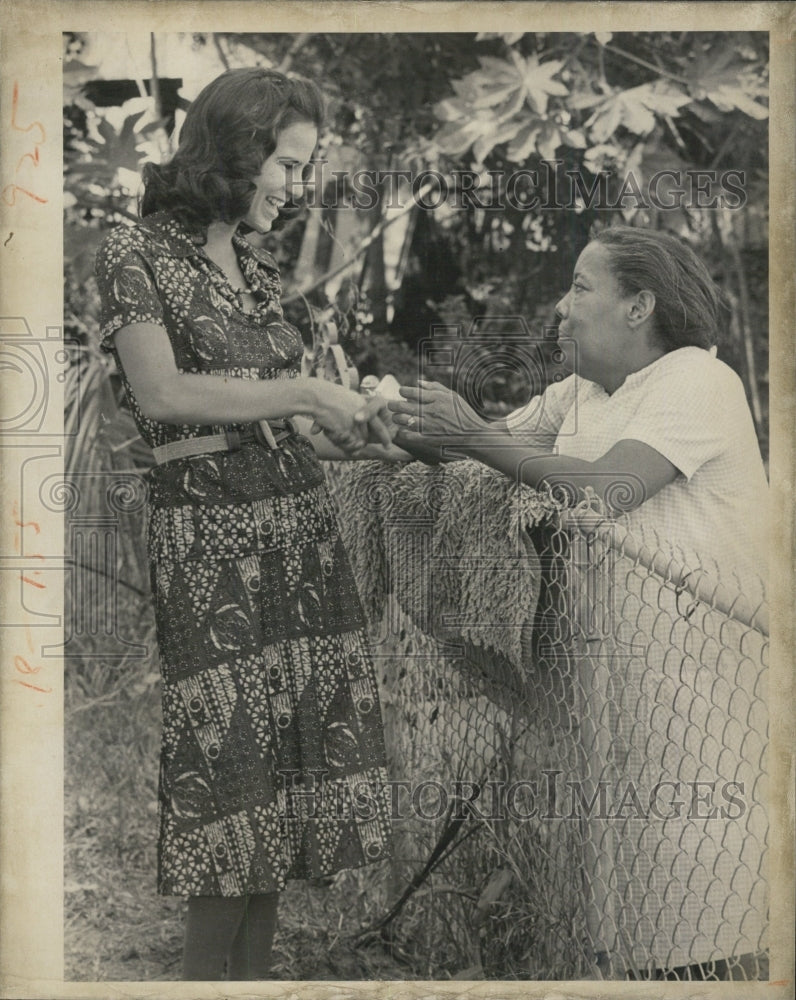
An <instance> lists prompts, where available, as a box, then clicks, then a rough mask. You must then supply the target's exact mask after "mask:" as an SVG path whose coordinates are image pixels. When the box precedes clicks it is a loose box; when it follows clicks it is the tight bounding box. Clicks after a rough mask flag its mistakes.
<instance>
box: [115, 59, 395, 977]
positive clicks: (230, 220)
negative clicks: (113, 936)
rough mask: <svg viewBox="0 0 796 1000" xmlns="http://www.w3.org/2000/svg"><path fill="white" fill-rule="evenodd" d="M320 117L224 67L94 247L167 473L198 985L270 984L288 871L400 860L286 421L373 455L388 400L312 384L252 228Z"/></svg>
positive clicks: (170, 629)
mask: <svg viewBox="0 0 796 1000" xmlns="http://www.w3.org/2000/svg"><path fill="white" fill-rule="evenodd" d="M322 109H323V105H322V98H321V95H320V92H319V91H318V90H317V88H316V87H315V85H314V84H312V83H309V82H307V81H300V80H293V79H288V78H287V77H285V76H283V75H281V74H279V73H275V72H273V71H269V70H264V69H260V68H253V69H241V70H232V71H229V72H227V73H224V74H222V75H221V76H220V77H218V78H217V79H216V80H214V81H213V82H212V83H210V84H209V85H208V86H207V87H205V89H204V90H203V91H202V93H201V94H200V95H199V96H198V97H197V98H196V100H195V101H194V102H193V104H192V105H191V107H190V109H189V111H188V114H187V116H186V120H185V123H184V126H183V129H182V134H181V138H180V145H179V148H178V150H177V152H176V153H175V155H174V157H173V158H172V160H171V161H170V162H169V163H168V164H166V165H163V166H155V165H150V166H149V167H148V168H147V170H146V172H145V175H144V179H145V193H144V197H143V201H142V205H141V215H142V221H141V222H140V223H139V224H138V225H135V226H132V227H129V226H121V227H119V228H118V229H116V230H114V231H113V232H112V233H111V234H110V235H109V236H108V237H107V238H106V239H105V240H104V241H103V244H102V245H101V247H100V249H99V251H98V255H97V276H98V282H99V287H100V293H101V298H102V307H103V316H102V331H101V334H102V345H103V348H104V349H105V350H107V351H109V352H112V353H113V355H114V357H115V359H116V362H117V365H118V366H119V371H120V373H121V377H122V380H123V382H124V386H125V390H126V392H127V395H128V398H129V401H130V404H131V406H132V409H133V413H134V415H135V419H136V422H137V425H138V428H139V431H140V433H141V435H142V437H143V438H144V440H145V441H146V442H147V443H148V444H149V445H150V446H151V447H152V448H153V449H155V458H156V461H157V463H158V464H156V466H155V468H154V470H153V471H152V473H151V476H150V497H149V515H150V516H149V525H148V551H149V558H150V567H151V580H152V589H153V594H154V604H155V614H156V622H157V636H158V647H159V653H160V660H161V669H162V677H163V736H162V751H161V765H160V780H159V814H160V837H159V844H158V891H159V892H160V893H161V894H165V895H182V896H187V897H188V910H187V920H186V931H185V947H184V956H183V957H184V977H185V978H186V979H193V980H218V979H221V978H222V977H223V975H224V971H225V969H226V972H227V975H228V977H229V978H230V979H262V978H267V974H268V969H269V961H270V952H271V943H272V938H273V932H274V927H275V921H276V910H277V899H278V893H279V891H280V890H282V889H283V888H284V886H285V882H286V880H287V879H290V878H309V877H319V876H327V875H330V874H332V873H334V872H337V871H339V870H341V869H346V868H355V867H359V866H362V865H366V864H369V863H373V862H378V861H381V860H383V859H384V858H385V857H387V856H388V853H389V832H390V830H389V810H388V808H387V801H386V773H385V770H384V763H385V757H384V745H383V734H382V728H381V717H380V709H379V702H378V696H377V690H376V682H375V675H374V669H373V663H372V660H371V657H370V653H369V650H368V646H367V641H366V634H365V620H364V617H363V613H362V609H361V605H360V602H359V598H358V595H357V592H356V587H355V583H354V580H353V578H352V574H351V570H350V566H349V563H348V560H347V557H346V553H345V551H344V549H343V547H342V544H341V541H340V537H339V534H338V530H337V525H336V522H335V516H334V512H333V508H332V503H331V500H330V497H329V494H328V492H327V489H326V485H325V480H324V475H323V471H322V469H321V466H320V464H319V462H318V460H317V457H316V454H315V450H314V448H313V444H312V443H311V441H310V440H309V439H308V438H307V437H304V436H302V435H301V434H299V433H297V432H296V430H295V428H294V426H293V425H292V424H291V423H290V422H289V418H292V417H294V416H299V415H300V416H302V417H305V418H310V419H311V420H312V421H314V423H315V425H316V429H317V428H321V429H323V431H325V433H326V436H327V437H328V438H329V439H331V441H332V442H334V443H335V444H336V445H337V446H338V447H340V448H343V449H344V450H346V451H347V452H354V451H357V450H359V451H361V450H362V446H363V445H364V444H365V442H367V441H370V442H371V444H370V446H369V447H370V449H371V451H372V450H373V448H374V447H375V446H376V444H377V443H378V442H381V443H382V445H381V446H382V447H384V446H387V445H389V441H390V432H389V430H388V428H387V425H386V423H384V422H382V419H383V418H385V411H384V410H383V409H381V411H380V404H379V402H378V401H367V402H366V401H365V400H364V399H363V398H362V397H361V396H359V395H357V394H356V393H353V392H350V391H349V390H347V389H344V388H343V387H342V386H339V385H334V384H332V383H329V382H325V381H321V380H319V379H311V378H303V377H301V376H300V375H299V371H300V361H301V355H302V349H303V348H302V342H301V338H300V336H299V334H298V332H297V331H296V330H295V328H293V327H292V326H290V325H289V324H288V323H286V322H285V321H284V319H283V316H282V310H281V307H280V303H279V295H280V283H279V273H278V270H277V267H276V264H275V261H274V259H273V257H271V255H270V254H268V253H266V252H265V251H263V250H260V249H257V248H255V247H254V246H252V245H251V243H249V242H248V241H247V240H246V239H245V238H244V236H243V235H242V234H241V231H240V229H239V226H240V224H241V223H245V224H246V225H247V226H248V227H249V228H250V229H253V230H256V231H257V232H259V233H265V232H267V231H268V230H269V229H270V228H271V225H272V223H273V222H274V221H275V220H276V219H277V218H278V216H279V214H280V210H282V209H283V207H284V206H285V204H286V203H287V202H288V201H290V193H291V187H292V184H291V175H292V174H294V173H298V172H300V171H301V169H302V168H303V167H305V166H306V164H307V162H308V161H309V159H310V157H311V155H312V152H313V149H314V147H315V143H316V140H317V133H318V127H319V125H320V123H321V120H322ZM379 412H381V417H380V416H379ZM266 421H267V422H266ZM286 421H288V422H286ZM385 450H386V448H385Z"/></svg>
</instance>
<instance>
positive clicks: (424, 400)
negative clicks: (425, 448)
mask: <svg viewBox="0 0 796 1000" xmlns="http://www.w3.org/2000/svg"><path fill="white" fill-rule="evenodd" d="M400 392H401V395H402V396H403V399H402V400H395V401H394V402H391V403H390V404H389V407H390V410H391V411H392V413H393V419H394V421H395V423H396V424H398V425H399V426H400V428H401V437H404V436H405V439H406V440H407V442H409V441H411V440H412V439H418V440H419V439H421V438H423V437H425V436H429V435H433V436H434V437H437V438H449V439H450V443H451V444H455V443H456V439H457V438H458V437H461V436H462V435H466V434H470V433H472V432H473V431H475V430H478V429H479V428H483V426H484V421H483V420H481V418H480V417H479V416H478V414H477V413H476V412H475V410H474V409H473V408H472V407H471V406H470V404H469V403H467V402H466V401H465V400H464V399H462V397H461V396H459V395H458V394H457V393H455V392H453V390H451V389H448V388H447V387H446V386H444V385H441V384H440V383H439V382H428V381H426V380H425V379H418V387H417V388H416V389H415V388H412V387H411V386H408V385H403V386H401V389H400Z"/></svg>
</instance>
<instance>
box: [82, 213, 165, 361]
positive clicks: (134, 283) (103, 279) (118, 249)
mask: <svg viewBox="0 0 796 1000" xmlns="http://www.w3.org/2000/svg"><path fill="white" fill-rule="evenodd" d="M95 273H96V276H97V286H98V288H99V295H100V304H101V311H100V347H101V348H102V350H104V351H112V350H113V336H114V334H115V333H116V331H117V330H120V329H121V328H122V327H123V326H127V325H128V324H130V323H157V324H159V325H160V326H165V318H164V312H163V305H162V303H161V300H160V296H159V294H158V289H157V285H156V282H155V277H154V273H153V270H152V266H151V264H150V262H149V260H148V258H147V255H146V253H145V247H144V246H143V245H142V241H141V240H140V239H139V238H137V236H136V234H135V231H134V230H133V229H131V228H130V227H124V228H120V229H117V230H114V232H112V233H111V234H110V235H109V236H107V237H106V238H105V239H104V240H103V241H102V243H101V244H100V246H99V249H98V250H97V256H96V261H95Z"/></svg>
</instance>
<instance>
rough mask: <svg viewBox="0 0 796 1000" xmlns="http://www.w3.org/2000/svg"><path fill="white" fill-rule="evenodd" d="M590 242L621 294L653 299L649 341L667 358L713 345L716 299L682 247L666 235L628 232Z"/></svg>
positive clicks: (611, 232) (606, 232)
mask: <svg viewBox="0 0 796 1000" xmlns="http://www.w3.org/2000/svg"><path fill="white" fill-rule="evenodd" d="M593 239H594V240H595V241H596V242H597V243H599V244H601V245H602V246H604V247H606V249H607V250H608V251H609V254H610V266H611V271H612V272H613V275H614V277H615V278H616V280H617V281H618V283H619V287H620V288H621V289H622V292H623V293H624V294H626V295H634V294H635V293H636V292H640V291H643V290H647V291H650V292H652V293H653V294H654V296H655V311H654V313H653V321H654V324H655V325H654V329H655V335H656V337H657V339H658V343H659V344H660V346H661V347H662V348H663V349H664V350H665V351H666V352H667V353H668V352H669V351H676V350H677V349H678V348H679V347H689V346H696V347H704V348H709V347H711V346H712V345H713V344H715V343H716V341H717V339H718V333H719V330H718V323H719V312H720V309H721V293H720V292H719V289H718V288H717V286H716V284H715V282H714V281H713V279H712V278H711V276H710V272H709V271H708V269H707V267H706V266H705V265H704V264H703V262H702V261H701V260H700V259H699V257H697V255H696V254H695V253H694V251H693V250H692V249H691V248H690V247H689V246H688V245H687V244H685V243H683V242H682V240H679V239H678V238H677V237H676V236H673V235H672V234H671V233H662V232H655V231H653V230H650V229H639V228H636V227H634V226H610V227H608V228H606V229H601V230H600V231H599V232H597V233H595V234H594V236H593Z"/></svg>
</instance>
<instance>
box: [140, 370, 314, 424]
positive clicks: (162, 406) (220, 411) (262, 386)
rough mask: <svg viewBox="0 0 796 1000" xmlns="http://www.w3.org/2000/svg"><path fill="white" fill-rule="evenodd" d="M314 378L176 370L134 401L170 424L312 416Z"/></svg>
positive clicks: (231, 422)
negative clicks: (266, 377)
mask: <svg viewBox="0 0 796 1000" xmlns="http://www.w3.org/2000/svg"><path fill="white" fill-rule="evenodd" d="M316 389H317V380H315V379H310V378H291V379H287V378H286V379H269V380H259V379H242V378H227V377H224V376H221V375H197V374H191V373H184V374H183V373H180V372H177V373H175V374H174V375H170V376H169V377H167V378H164V379H163V380H162V381H160V382H158V383H157V384H156V385H155V386H153V387H152V390H151V392H149V393H147V394H145V395H144V398H143V399H142V398H141V396H140V394H139V395H138V402H139V405H140V406H141V408H142V410H143V411H144V413H145V414H146V416H148V417H151V418H153V419H155V420H159V421H163V422H164V423H172V424H203V425H207V424H233V423H235V424H237V423H250V422H253V421H256V420H278V419H280V418H283V417H293V416H295V415H296V414H308V415H310V416H314V415H315V413H316V412H317V409H318V398H317V392H316Z"/></svg>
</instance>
